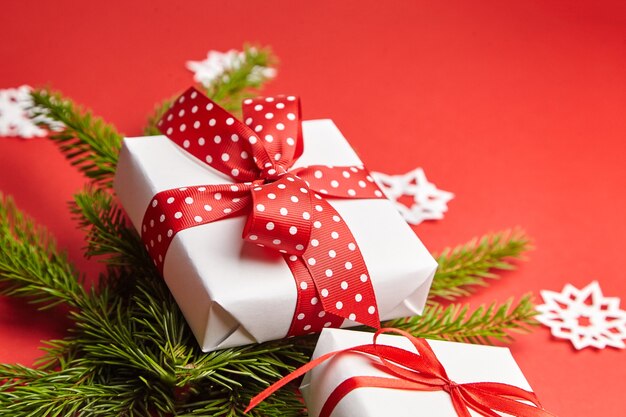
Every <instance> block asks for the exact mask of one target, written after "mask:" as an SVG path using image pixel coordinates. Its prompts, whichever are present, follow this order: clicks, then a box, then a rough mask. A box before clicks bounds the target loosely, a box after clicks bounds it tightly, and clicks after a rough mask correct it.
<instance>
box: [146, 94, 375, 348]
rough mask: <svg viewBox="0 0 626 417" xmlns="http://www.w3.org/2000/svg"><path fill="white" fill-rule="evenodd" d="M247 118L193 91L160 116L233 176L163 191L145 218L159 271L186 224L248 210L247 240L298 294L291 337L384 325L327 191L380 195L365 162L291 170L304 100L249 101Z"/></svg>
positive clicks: (203, 157) (164, 127)
mask: <svg viewBox="0 0 626 417" xmlns="http://www.w3.org/2000/svg"><path fill="white" fill-rule="evenodd" d="M243 115H244V120H245V123H242V122H240V121H239V120H237V119H236V118H234V117H233V116H232V115H231V114H230V113H228V112H227V111H226V110H224V109H222V108H220V107H219V106H218V105H217V104H215V103H214V102H213V101H211V100H210V99H208V98H207V97H206V96H204V95H203V94H202V93H200V92H198V91H197V90H196V89H194V88H190V89H189V90H187V91H186V92H185V93H184V94H183V95H181V96H180V97H179V98H178V99H177V100H176V101H175V103H174V104H173V105H172V107H171V108H170V110H169V111H168V112H167V113H166V114H165V115H164V116H163V118H162V119H161V121H160V122H159V124H158V126H159V129H160V130H161V132H163V133H164V134H165V135H167V137H168V138H169V139H170V140H172V141H173V142H174V143H176V144H177V145H179V146H181V147H182V148H183V149H185V150H186V151H187V152H189V153H190V154H191V155H193V156H194V157H196V158H197V159H198V160H200V161H201V162H203V163H206V164H208V165H209V166H211V167H212V168H213V169H216V170H218V171H220V172H221V173H223V174H226V175H227V176H229V177H231V178H233V180H234V181H237V182H236V183H234V184H224V185H204V186H190V187H183V188H177V189H172V190H166V191H161V192H159V193H158V194H156V195H155V196H154V198H153V199H152V201H151V202H150V204H149V205H148V208H147V210H146V213H145V215H144V219H143V224H142V240H143V241H144V243H145V244H146V248H147V249H148V252H149V254H150V256H151V257H152V259H153V260H154V262H155V264H156V265H157V267H158V268H160V269H161V271H162V269H163V260H164V258H165V253H166V251H167V248H168V246H169V244H170V242H171V241H172V239H173V237H174V236H175V235H176V233H178V232H180V231H181V230H184V229H187V228H190V227H194V226H199V225H203V224H206V223H211V222H215V221H219V220H221V219H224V218H228V217H233V216H241V215H247V216H248V218H247V222H246V225H245V227H244V230H243V238H244V239H245V240H247V241H249V242H252V243H255V244H257V245H259V246H264V247H267V248H271V249H274V250H277V251H279V252H280V253H282V254H283V257H284V259H285V261H286V263H287V265H288V266H289V268H290V270H291V272H292V274H293V276H294V279H295V281H296V288H297V290H298V297H297V302H296V310H295V313H294V317H293V320H292V324H291V326H290V329H289V331H288V335H289V336H292V335H298V334H305V333H311V332H319V331H321V329H322V328H324V327H330V326H332V327H339V326H340V325H341V324H342V323H343V320H344V319H349V320H352V321H355V322H359V323H362V324H366V325H369V326H372V327H376V328H378V327H380V319H379V316H378V309H377V304H376V297H375V295H374V289H373V287H372V284H371V282H370V279H369V273H368V270H367V267H366V265H365V262H364V260H363V256H362V255H361V252H360V250H359V248H358V245H357V244H356V241H355V239H354V236H353V235H352V233H351V232H350V229H349V228H348V226H347V225H346V224H345V222H344V221H343V219H342V218H341V216H340V215H339V213H338V212H337V211H336V210H335V209H334V208H333V207H332V206H331V205H330V204H329V203H328V202H327V201H326V200H325V197H331V198H345V199H378V198H383V194H382V193H381V191H380V190H379V189H378V187H377V185H376V184H375V183H374V180H373V179H372V177H371V176H370V175H369V173H368V172H367V171H366V170H365V169H364V168H363V167H362V166H343V167H338V166H335V167H331V166H325V165H313V166H308V167H304V168H296V169H290V168H291V166H292V165H293V163H294V161H295V160H297V159H298V158H299V157H300V155H301V154H302V152H303V143H302V132H301V126H300V101H299V99H298V98H296V97H294V96H287V97H286V96H277V97H266V98H256V99H247V100H245V101H244V103H243Z"/></svg>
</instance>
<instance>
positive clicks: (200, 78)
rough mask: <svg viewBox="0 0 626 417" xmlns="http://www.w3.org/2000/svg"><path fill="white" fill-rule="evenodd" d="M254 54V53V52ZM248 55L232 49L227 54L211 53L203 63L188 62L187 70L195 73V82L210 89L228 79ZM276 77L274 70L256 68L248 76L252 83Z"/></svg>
mask: <svg viewBox="0 0 626 417" xmlns="http://www.w3.org/2000/svg"><path fill="white" fill-rule="evenodd" d="M252 52H254V51H253V50H252ZM245 59H246V54H245V53H244V52H241V51H236V50H234V49H231V50H230V51H227V52H219V51H209V52H208V54H207V57H206V59H204V60H203V61H187V64H186V66H187V69H189V70H190V71H192V72H193V73H194V76H193V78H194V80H195V81H196V82H199V83H201V84H202V85H204V86H205V87H209V86H210V85H211V84H213V82H215V80H218V79H220V78H223V77H227V75H226V74H225V73H226V72H228V71H231V70H235V69H237V68H239V66H240V65H241V64H242V63H243V62H244V61H245ZM275 76H276V70H275V69H274V68H269V67H262V66H256V67H254V68H252V72H251V73H250V75H249V76H248V80H249V81H251V82H259V81H262V80H263V79H265V78H273V77H275Z"/></svg>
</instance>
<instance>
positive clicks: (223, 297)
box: [115, 120, 437, 351]
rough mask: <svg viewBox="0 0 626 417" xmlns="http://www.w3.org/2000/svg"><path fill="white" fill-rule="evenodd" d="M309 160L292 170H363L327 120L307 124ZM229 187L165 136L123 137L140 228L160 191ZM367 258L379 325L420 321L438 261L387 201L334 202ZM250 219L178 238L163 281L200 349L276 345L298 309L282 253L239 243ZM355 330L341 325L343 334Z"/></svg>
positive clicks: (128, 187) (122, 191)
mask: <svg viewBox="0 0 626 417" xmlns="http://www.w3.org/2000/svg"><path fill="white" fill-rule="evenodd" d="M302 129H303V139H304V154H303V155H302V156H301V157H300V158H299V159H298V160H297V161H296V162H295V164H294V166H293V167H294V168H298V167H304V166H308V165H317V164H323V165H335V166H342V165H362V162H361V160H360V159H359V158H358V157H357V155H356V154H355V152H354V151H353V149H352V148H351V147H350V145H349V144H348V142H347V141H346V139H345V138H344V137H343V136H342V134H341V132H339V130H338V129H337V127H336V126H335V125H334V123H333V122H332V121H330V120H315V121H305V122H303V123H302ZM228 183H232V179H231V178H229V177H226V176H224V175H223V174H222V173H220V172H218V171H217V170H214V169H213V168H211V167H209V166H207V165H205V164H202V163H200V162H199V161H198V160H197V159H195V158H194V157H192V156H191V155H189V154H187V152H186V151H184V150H183V149H181V148H180V147H178V146H177V145H175V144H174V143H173V142H172V141H170V140H169V139H168V138H167V137H165V136H151V137H136V138H126V139H124V143H123V147H122V151H121V153H120V156H119V162H118V167H117V174H116V178H115V191H116V193H117V196H118V197H119V200H120V202H121V203H122V205H123V207H124V208H125V209H126V212H127V213H128V215H129V217H130V219H131V221H132V223H133V225H134V226H135V228H136V229H137V230H139V229H140V227H141V224H142V219H143V216H144V213H145V211H146V208H147V207H148V204H149V202H150V201H151V199H152V198H153V196H154V195H155V194H156V193H157V192H160V191H163V190H167V189H171V188H178V187H187V186H194V185H206V184H228ZM328 201H329V202H330V204H331V205H332V206H333V207H334V208H335V209H336V210H337V211H338V212H339V214H340V215H341V216H342V217H343V219H344V220H345V222H346V223H347V225H348V226H349V228H350V230H351V232H352V234H353V235H354V237H355V239H356V241H357V244H358V246H359V248H360V249H361V252H362V254H363V257H364V260H365V262H366V264H367V268H368V269H369V272H370V277H371V282H372V285H373V288H374V291H375V293H376V298H377V302H378V311H379V314H380V317H381V319H382V320H386V319H392V318H397V317H404V316H412V315H416V314H420V313H421V312H422V309H423V307H424V304H425V302H426V298H427V295H428V291H429V288H430V284H431V282H432V278H433V275H434V273H435V269H436V266H437V264H436V262H435V260H434V259H433V258H432V256H431V255H430V254H429V252H428V251H427V250H426V248H425V247H424V245H423V244H422V243H421V242H420V240H419V239H418V237H417V236H416V235H415V234H414V232H413V231H412V230H411V228H410V227H409V226H408V225H407V224H406V222H405V221H404V220H403V219H402V217H401V216H400V215H399V214H398V212H397V211H396V209H395V208H394V206H393V204H392V203H391V202H390V201H388V200H384V199H379V200H375V199H370V200H365V199H364V200H358V199H354V200H339V199H329V200H328ZM245 221H246V219H245V217H243V216H242V217H234V218H228V219H223V220H220V221H216V222H214V223H210V224H204V225H201V226H197V227H192V228H189V229H186V230H183V231H181V232H179V233H177V234H176V235H175V237H174V239H173V241H172V243H171V245H170V247H169V249H168V252H167V255H166V257H165V259H164V269H163V275H164V279H165V281H166V282H167V285H168V287H169V288H170V290H171V292H172V294H173V295H174V298H175V299H176V302H177V303H178V305H179V307H180V309H181V310H182V312H183V314H184V316H185V318H186V320H187V322H188V323H189V326H190V327H191V329H192V330H193V333H194V334H195V336H196V338H197V340H198V342H199V344H200V345H201V347H202V349H203V350H204V351H212V350H216V349H221V348H226V347H232V346H240V345H245V344H250V343H257V342H264V341H269V340H275V339H280V338H283V337H285V336H286V334H287V331H288V329H289V327H290V324H291V321H292V319H293V314H294V310H295V308H296V300H297V299H296V297H297V289H296V284H295V281H294V278H293V276H292V273H291V271H290V269H289V267H288V266H287V264H286V263H285V262H284V260H283V258H282V256H281V255H280V254H279V253H278V252H274V251H271V250H269V249H267V248H261V247H258V246H256V245H253V244H251V243H249V242H246V241H244V240H243V239H242V238H241V234H242V230H243V228H244V224H245ZM355 324H356V323H354V322H352V321H350V320H345V321H344V323H343V325H342V326H343V327H345V326H351V325H355Z"/></svg>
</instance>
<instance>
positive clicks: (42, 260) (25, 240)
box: [0, 193, 85, 309]
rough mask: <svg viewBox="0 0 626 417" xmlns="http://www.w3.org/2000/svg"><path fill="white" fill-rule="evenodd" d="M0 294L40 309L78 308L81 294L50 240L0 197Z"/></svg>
mask: <svg viewBox="0 0 626 417" xmlns="http://www.w3.org/2000/svg"><path fill="white" fill-rule="evenodd" d="M0 294H3V295H9V296H14V297H27V298H28V300H29V302H31V303H33V304H37V305H38V307H39V308H40V309H45V308H50V307H54V306H56V305H58V304H61V303H66V304H69V305H71V306H78V305H80V302H81V299H82V298H83V297H84V296H85V291H84V289H83V287H82V286H81V285H80V283H79V281H78V280H77V279H76V278H75V270H74V268H73V267H72V265H71V264H70V263H69V261H68V260H67V257H66V256H65V255H64V254H61V253H59V252H58V251H57V249H56V243H55V241H54V239H53V238H52V236H50V234H49V233H48V232H47V231H46V230H45V229H44V228H43V227H40V226H37V225H35V223H34V222H33V221H32V220H31V219H29V218H28V217H26V216H25V215H24V214H23V213H22V212H21V211H20V210H18V208H17V207H16V206H15V203H14V202H13V199H11V198H10V197H4V196H3V195H2V193H0Z"/></svg>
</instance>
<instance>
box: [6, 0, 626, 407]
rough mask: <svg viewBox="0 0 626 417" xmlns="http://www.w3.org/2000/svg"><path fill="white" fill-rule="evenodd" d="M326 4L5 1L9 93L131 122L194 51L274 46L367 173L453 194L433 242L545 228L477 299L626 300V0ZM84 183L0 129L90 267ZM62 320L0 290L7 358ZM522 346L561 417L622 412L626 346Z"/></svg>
mask: <svg viewBox="0 0 626 417" xmlns="http://www.w3.org/2000/svg"><path fill="white" fill-rule="evenodd" d="M315 3H316V4H315V5H313V4H312V3H306V4H305V3H301V2H290V1H280V2H279V1H271V2H269V3H268V2H265V1H254V2H243V1H231V2H219V3H218V2H208V1H185V2H164V1H158V2H155V1H150V2H147V1H146V2H141V3H139V2H137V3H129V2H122V1H109V2H106V6H105V5H100V6H96V5H94V4H89V5H88V4H86V3H84V4H81V3H79V2H73V1H55V2H33V1H21V2H8V3H5V4H3V6H2V13H0V39H2V41H1V42H0V57H2V58H1V59H2V65H0V88H8V87H15V86H18V85H21V84H30V85H33V86H41V85H49V86H51V87H53V88H55V89H59V90H61V91H63V92H64V93H65V94H66V95H68V96H69V97H72V98H74V99H75V100H76V101H78V102H79V103H84V104H86V105H88V106H89V107H90V108H92V109H93V110H94V111H95V113H96V114H99V115H101V116H103V117H104V118H105V119H106V120H108V121H110V122H113V123H114V124H116V126H118V128H119V129H120V130H121V131H122V132H124V133H125V134H126V135H129V136H133V135H139V134H140V133H141V129H142V127H143V125H144V123H145V120H146V117H147V115H148V114H149V113H150V112H151V110H152V108H153V106H154V104H155V103H157V102H158V101H160V100H161V99H163V98H165V97H169V96H171V95H172V94H174V93H176V92H178V91H180V90H182V89H184V88H186V87H187V86H188V85H190V83H191V80H192V75H191V73H190V72H188V71H187V70H186V69H185V67H184V63H185V61H186V60H189V59H194V60H200V59H203V58H204V57H205V55H206V52H207V51H208V50H209V49H216V50H221V51H225V50H227V49H230V48H241V45H242V44H243V43H244V42H256V43H259V44H261V45H271V46H272V47H273V49H274V51H275V53H276V54H277V55H278V56H279V58H280V60H281V63H280V67H279V75H278V78H277V79H276V80H275V81H274V82H273V83H271V84H270V85H269V87H268V88H267V89H266V92H267V93H295V94H299V95H300V96H301V97H302V99H303V103H304V115H305V118H308V119H313V118H327V117H330V118H332V119H334V120H335V122H336V123H337V125H338V126H339V127H340V129H341V130H342V131H343V133H344V134H345V135H346V136H347V137H348V138H349V140H350V141H351V142H352V144H353V145H354V147H355V148H356V149H357V151H358V152H359V154H360V156H361V158H362V159H363V160H364V161H365V163H366V164H367V165H368V166H369V167H370V169H372V170H376V171H382V172H388V173H404V172H406V171H408V170H410V169H413V168H414V167H416V166H421V167H424V169H425V170H426V173H427V175H428V177H429V179H431V180H432V181H433V182H435V183H436V184H437V185H438V186H439V187H441V188H442V189H445V190H450V191H453V192H454V193H455V194H456V198H455V199H454V200H453V201H452V202H451V203H450V211H449V213H448V214H447V215H446V218H445V219H444V220H442V221H437V222H427V223H424V224H421V225H419V226H417V227H416V228H415V230H416V232H417V233H418V234H419V236H420V237H421V238H422V240H423V241H424V242H425V243H426V245H427V246H428V247H429V248H430V249H431V250H433V251H439V250H441V249H442V248H444V247H445V246H449V245H455V244H457V243H461V242H465V241H467V240H468V239H470V238H471V237H473V236H476V235H481V234H483V233H485V232H487V231H496V230H500V229H504V228H508V227H511V226H516V225H519V226H522V227H523V228H525V229H526V230H527V231H528V233H529V234H530V235H531V236H532V237H533V238H534V242H535V246H536V249H535V250H534V251H533V252H532V253H531V254H530V261H529V262H527V263H523V264H522V265H521V267H520V269H519V270H518V271H516V272H513V273H508V274H505V276H504V279H503V280H502V281H499V282H496V283H494V284H493V285H492V286H491V287H489V288H488V289H485V290H482V291H480V292H479V293H478V294H477V295H476V296H474V297H473V298H472V299H471V301H472V303H473V304H475V305H478V304H479V303H481V302H489V301H491V300H505V299H506V298H508V297H510V296H519V295H522V294H524V293H527V292H529V291H532V292H535V293H536V294H538V291H539V290H541V289H551V290H560V289H561V288H562V287H563V285H564V284H565V283H567V282H571V283H573V284H574V285H576V286H578V287H582V286H584V285H586V284H587V283H589V282H591V281H592V280H598V281H599V282H600V284H601V286H602V288H603V290H604V293H605V294H606V295H612V296H624V295H626V279H624V278H625V275H624V271H626V261H625V257H624V255H623V251H624V248H626V221H625V220H624V213H626V193H625V192H624V188H625V185H626V164H625V163H624V162H625V157H624V155H625V151H626V145H625V144H624V138H625V134H626V117H624V111H625V110H626V81H625V72H624V69H625V68H626V6H625V5H624V3H623V2H619V1H617V2H608V1H591V0H590V1H584V2H581V1H577V2H572V1H553V2H545V1H524V2H501V1H483V2H469V1H468V2H463V1H448V2H445V5H444V4H442V3H443V2H424V1H419V2H400V1H394V2H386V3H389V4H383V2H380V1H365V2H364V1H350V2H332V1H324V2H315ZM83 183H84V179H83V178H82V177H81V176H80V175H79V174H78V173H77V171H76V170H75V169H73V168H71V167H70V166H68V164H67V163H66V161H65V160H64V159H63V157H62V156H61V155H60V153H59V152H58V150H57V149H56V148H55V147H54V146H53V145H52V144H51V143H50V142H48V141H46V140H41V139H38V140H31V141H22V140H19V139H7V138H0V190H2V191H3V192H5V193H8V194H12V195H13V196H14V197H15V199H16V200H17V202H18V203H19V205H20V206H21V207H22V208H23V209H25V210H26V211H27V212H29V213H30V214H31V215H33V216H34V217H35V218H36V219H37V220H38V221H40V222H41V223H43V224H45V225H47V226H48V227H49V228H50V229H51V230H52V232H53V233H54V234H55V235H56V236H57V237H58V240H59V244H60V246H61V247H63V248H66V249H67V250H68V251H69V254H70V256H71V258H72V259H73V260H74V261H76V263H77V264H78V266H79V267H81V268H82V269H83V270H85V271H91V272H92V273H93V271H95V268H94V267H93V266H92V265H90V263H89V262H87V261H85V260H82V259H81V250H80V248H81V246H82V245H83V241H82V239H83V237H82V235H81V233H79V232H78V231H76V230H74V227H75V225H74V224H73V223H72V222H71V221H70V219H69V217H68V212H67V210H66V201H67V200H69V199H70V197H71V195H72V193H74V192H75V191H77V190H78V189H79V188H80V187H81V186H82V184H83ZM622 308H624V306H622ZM66 324H67V322H66V321H65V319H64V318H63V314H62V313H61V312H55V313H41V312H35V311H33V310H32V309H31V308H30V307H29V306H26V305H25V304H24V303H23V302H21V301H15V300H8V299H2V300H0V341H1V343H0V360H1V361H5V362H6V361H8V362H14V361H15V362H22V363H27V364H29V363H31V362H32V361H33V359H34V358H36V357H37V356H38V355H39V354H40V352H39V351H37V347H38V346H39V340H40V339H47V338H51V337H59V336H61V335H62V334H63V329H64V328H65V326H66ZM512 350H513V352H514V355H515V357H516V358H517V360H518V362H519V364H520V366H521V367H522V369H523V370H524V372H525V374H526V376H527V378H528V380H529V382H530V383H531V385H532V386H533V387H534V389H535V391H536V392H537V393H538V395H539V396H540V398H541V399H542V400H543V402H544V405H545V406H546V407H547V408H548V409H550V410H552V411H553V412H554V413H556V414H558V415H561V416H585V417H586V416H590V415H602V416H617V415H623V408H624V405H626V404H625V400H624V395H623V392H624V388H626V383H625V382H624V378H625V377H626V361H625V359H626V356H625V353H624V351H620V350H617V349H605V350H601V351H599V350H594V349H585V350H583V351H580V352H577V351H575V350H574V349H573V348H572V347H571V345H570V344H569V343H568V342H566V341H558V340H555V339H553V338H551V336H550V334H549V331H548V330H547V329H546V328H543V327H541V328H538V329H537V330H536V332H535V333H534V334H531V335H522V336H519V337H518V338H517V342H516V343H515V344H513V345H512Z"/></svg>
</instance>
